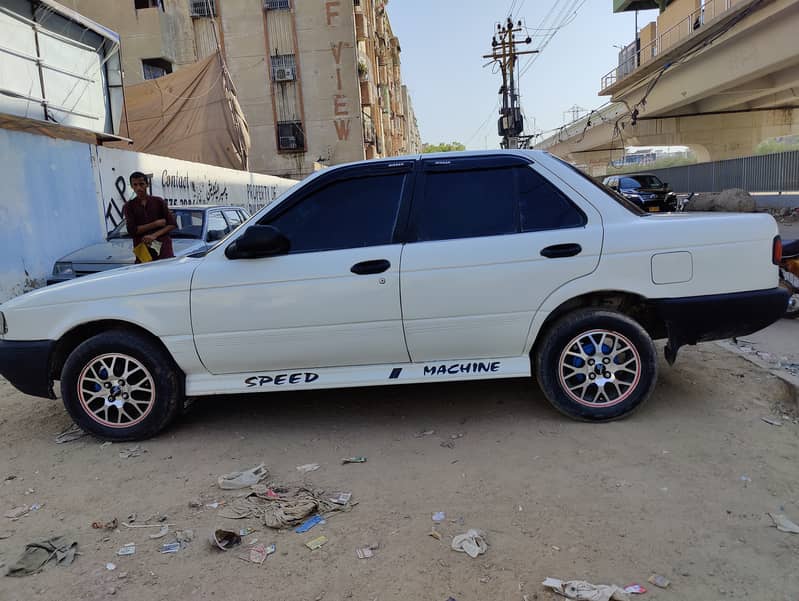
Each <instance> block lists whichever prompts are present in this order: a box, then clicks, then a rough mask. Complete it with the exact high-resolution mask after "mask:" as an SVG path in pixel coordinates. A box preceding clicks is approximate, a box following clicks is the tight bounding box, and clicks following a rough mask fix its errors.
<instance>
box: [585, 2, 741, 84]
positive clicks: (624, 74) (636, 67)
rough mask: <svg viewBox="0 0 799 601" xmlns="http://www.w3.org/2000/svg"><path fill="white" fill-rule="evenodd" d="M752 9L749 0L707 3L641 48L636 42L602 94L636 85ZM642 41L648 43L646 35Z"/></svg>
mask: <svg viewBox="0 0 799 601" xmlns="http://www.w3.org/2000/svg"><path fill="white" fill-rule="evenodd" d="M748 6H749V3H748V2H746V0H706V2H705V5H704V6H703V7H701V8H698V9H696V10H694V11H692V12H690V13H689V14H688V15H686V16H685V17H683V18H682V19H680V20H679V21H678V22H677V23H675V24H674V25H672V26H671V27H669V28H668V29H666V30H664V31H657V32H656V33H655V34H654V35H653V36H648V37H653V38H654V39H652V41H651V42H649V43H646V44H644V45H642V46H641V47H640V48H639V49H636V48H635V44H636V42H633V43H632V44H630V45H629V46H627V48H625V50H624V51H623V52H622V56H621V57H620V60H619V64H618V65H617V66H616V67H614V68H613V69H612V70H611V71H609V72H608V73H606V74H605V75H604V76H603V77H602V80H601V82H600V92H599V95H600V96H610V95H613V94H615V93H616V92H618V91H619V89H620V88H622V87H623V86H622V85H621V84H624V83H634V82H635V81H637V80H638V79H640V77H643V76H645V75H647V74H649V73H651V72H653V71H655V70H656V69H657V68H658V67H661V66H663V65H664V64H665V63H666V62H668V60H669V59H672V60H673V59H674V58H678V57H679V56H680V55H681V54H684V53H685V52H686V51H687V50H688V49H689V48H691V47H694V46H696V44H699V43H701V42H702V41H704V40H705V39H707V38H709V37H710V36H711V35H713V34H714V33H718V32H719V30H721V29H722V27H723V26H724V25H726V24H727V23H729V21H731V20H732V18H734V17H735V16H737V15H738V14H739V13H741V12H743V11H744V10H746V8H747V7H748ZM664 14H665V13H664ZM645 29H646V28H645ZM641 33H642V34H643V33H644V30H642V31H641ZM640 39H643V40H644V41H646V38H644V37H643V36H642V37H641V38H639V40H640ZM634 76H639V77H634Z"/></svg>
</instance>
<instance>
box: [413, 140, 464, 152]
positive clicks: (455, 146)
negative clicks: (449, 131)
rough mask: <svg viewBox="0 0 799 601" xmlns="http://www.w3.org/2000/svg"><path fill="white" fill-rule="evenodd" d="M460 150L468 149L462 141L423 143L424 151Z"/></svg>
mask: <svg viewBox="0 0 799 601" xmlns="http://www.w3.org/2000/svg"><path fill="white" fill-rule="evenodd" d="M459 150H466V146H464V145H463V144H461V143H460V142H450V143H449V144H447V143H446V142H441V144H424V145H422V152H458V151H459Z"/></svg>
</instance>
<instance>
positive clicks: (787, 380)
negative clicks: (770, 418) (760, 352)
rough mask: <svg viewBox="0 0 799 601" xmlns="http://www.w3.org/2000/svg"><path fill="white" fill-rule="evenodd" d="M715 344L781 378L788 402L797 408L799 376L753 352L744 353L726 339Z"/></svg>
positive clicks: (798, 402) (798, 405)
mask: <svg viewBox="0 0 799 601" xmlns="http://www.w3.org/2000/svg"><path fill="white" fill-rule="evenodd" d="M716 346H719V347H721V348H723V349H724V350H726V351H729V352H731V353H733V354H735V355H738V356H739V357H741V358H742V359H745V360H746V361H748V362H749V363H751V364H752V365H756V366H757V367H759V368H760V369H763V370H765V371H767V372H768V373H770V374H771V375H772V376H774V377H775V378H778V379H779V380H782V382H783V383H784V384H785V385H786V387H787V388H788V391H789V395H790V399H789V400H790V402H791V403H792V404H793V408H794V409H799V378H797V377H796V376H794V375H793V374H791V373H789V372H787V371H785V370H784V369H780V368H778V367H774V366H773V365H769V364H768V363H767V362H766V361H763V359H761V358H760V357H758V356H757V355H755V354H754V353H746V352H744V351H742V350H741V349H740V348H738V347H737V346H736V345H735V344H733V343H732V342H729V341H727V340H719V341H716Z"/></svg>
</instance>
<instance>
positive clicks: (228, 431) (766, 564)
mask: <svg viewBox="0 0 799 601" xmlns="http://www.w3.org/2000/svg"><path fill="white" fill-rule="evenodd" d="M788 398H789V391H788V389H787V388H786V386H785V384H783V383H782V382H781V381H780V380H778V379H776V378H774V377H772V376H770V375H768V374H766V373H765V372H762V371H759V370H758V369H757V368H754V367H753V366H752V365H750V364H749V363H747V362H746V361H744V360H743V359H741V358H739V357H737V356H734V355H731V354H728V353H727V352H726V351H723V350H721V349H719V348H718V347H716V346H715V345H705V346H700V347H698V348H688V349H684V351H683V352H682V353H681V356H680V360H679V362H678V363H677V366H676V367H675V368H668V367H667V366H666V365H665V363H664V364H662V365H661V376H660V383H659V385H658V388H657V390H656V393H655V395H654V396H653V398H652V399H651V400H650V401H649V403H648V404H647V405H646V406H644V407H643V408H642V409H641V411H639V412H638V413H637V414H636V415H634V416H633V417H632V418H630V419H627V420H625V421H622V422H617V423H612V424H606V425H591V424H582V423H576V422H573V421H570V420H569V419H567V418H565V417H563V416H561V415H560V414H558V413H557V412H555V411H554V410H553V409H551V408H550V407H549V405H548V404H547V403H546V402H545V400H544V399H543V397H542V395H541V393H540V392H539V391H538V389H537V387H536V386H535V384H534V383H532V382H529V381H525V380H513V381H495V382H481V383H461V384H433V385H419V386H405V387H392V388H373V389H355V390H342V391H324V392H295V393H281V394H279V395H278V394H273V395H263V396H250V397H235V398H233V397H220V398H217V399H211V400H209V401H204V402H201V403H199V404H198V405H197V406H195V408H194V409H193V411H192V412H191V413H190V414H189V415H188V416H186V417H185V418H184V419H183V420H182V421H181V422H180V423H179V424H177V425H176V426H175V427H173V428H172V429H171V430H169V431H168V432H166V433H164V434H163V435H161V436H160V437H159V438H157V439H154V440H150V441H147V442H145V443H143V444H142V446H143V448H144V449H145V450H146V451H147V452H146V453H144V454H142V455H141V456H139V457H133V458H128V459H124V458H121V457H120V454H119V451H120V450H122V449H123V448H126V447H130V446H132V445H129V444H124V445H118V444H114V445H106V446H101V444H100V442H99V441H97V440H94V439H92V438H89V437H85V438H82V439H80V440H77V441H75V442H71V443H67V444H62V445H56V444H54V442H53V438H54V436H55V435H56V434H57V433H59V432H60V431H62V430H64V429H65V428H66V427H68V426H69V425H70V422H69V418H68V417H67V415H66V413H65V412H64V410H63V408H62V406H61V405H60V404H59V403H57V402H49V401H46V400H43V399H38V400H37V399H33V398H29V397H26V396H24V395H22V394H20V393H18V392H16V391H15V390H13V389H12V388H11V387H10V385H8V383H6V382H4V381H0V407H2V414H0V415H2V417H1V418H0V510H2V513H0V515H2V514H4V513H5V512H6V511H8V510H10V509H11V508H13V507H16V506H19V505H30V504H32V503H40V504H42V507H41V509H39V510H38V511H35V512H31V513H29V514H28V515H26V516H24V517H22V518H20V519H19V520H17V521H12V520H10V519H8V518H5V517H0V538H2V540H0V562H5V564H6V566H5V568H0V572H5V569H7V567H8V565H10V564H11V563H13V561H14V560H15V559H16V557H17V556H18V555H19V553H20V552H21V551H22V550H23V548H24V545H25V543H27V542H30V541H35V540H40V539H44V538H48V537H50V536H53V535H57V534H62V533H66V534H72V535H74V536H75V537H76V539H77V540H78V541H79V551H80V556H79V557H77V559H76V560H75V562H74V563H73V564H72V565H71V566H69V567H63V566H56V565H48V566H47V567H46V568H45V569H44V570H43V571H42V572H41V573H39V574H36V575H33V576H28V577H24V578H10V577H0V599H2V600H3V601H17V600H19V601H23V600H24V601H27V600H32V599H35V600H36V601H50V600H52V601H64V600H67V599H69V600H96V599H120V600H131V601H134V600H135V601H150V600H162V599H163V600H167V599H168V600H170V601H174V600H178V599H180V600H183V599H187V600H188V599H191V600H211V599H213V600H221V599H235V600H236V601H251V600H252V601H255V600H286V601H303V600H304V601H315V600H322V599H324V600H330V601H333V600H345V599H354V600H364V601H373V600H375V599H377V600H381V601H389V600H397V601H400V600H401V601H408V600H417V599H418V600H431V601H445V600H446V599H447V598H448V597H454V598H455V599H457V600H458V601H472V600H474V601H477V600H496V599H503V600H518V601H524V600H525V599H527V600H528V601H530V600H533V599H539V600H550V599H555V598H556V597H555V596H554V595H553V594H552V593H550V592H547V591H546V590H544V589H543V588H542V587H541V582H542V581H543V580H544V578H546V577H548V576H552V577H557V578H562V579H574V578H580V579H585V580H589V581H592V582H595V583H615V584H619V585H622V586H624V585H627V584H630V583H632V582H638V583H641V584H644V585H645V586H647V587H648V588H649V589H650V590H649V593H647V594H646V595H645V596H643V597H638V598H640V599H642V600H645V599H660V600H667V599H671V600H679V601H688V600H702V601H708V600H709V601H712V600H715V599H731V598H732V599H752V600H764V601H783V600H785V601H796V600H797V599H799V571H798V570H797V569H796V566H797V557H798V556H799V555H797V553H798V552H799V535H792V534H786V533H782V532H779V531H777V530H776V529H775V528H774V527H773V526H772V524H771V521H770V519H769V517H768V516H767V515H766V513H767V512H784V513H786V514H787V515H788V516H789V517H791V518H792V519H793V520H794V521H797V522H799V482H797V474H799V471H798V468H797V456H799V436H798V435H799V425H796V424H794V423H793V422H792V421H791V420H787V421H785V423H784V424H783V425H782V426H779V427H778V426H773V425H769V424H767V423H765V422H763V421H762V420H761V417H764V416H779V415H780V413H781V411H780V410H779V409H776V408H775V405H776V404H777V403H780V402H783V403H784V402H787V399H788ZM425 430H434V431H435V434H433V435H429V436H424V437H420V438H417V437H415V436H414V435H415V434H417V433H419V432H421V431H425ZM458 434H462V435H463V436H462V437H459V438H454V439H453V438H450V437H452V436H457V435H458ZM448 440H451V441H452V447H453V448H447V447H443V446H441V443H442V442H446V441H448ZM352 455H363V456H366V457H368V462H367V463H364V464H357V465H341V462H340V458H342V457H348V456H352ZM262 461H263V462H265V463H266V465H267V466H268V468H269V470H270V471H271V473H272V479H273V481H275V482H278V483H296V482H301V481H302V480H303V478H305V480H306V481H307V482H309V483H311V484H313V485H314V486H315V487H320V488H324V489H326V490H328V491H333V490H349V491H352V493H353V501H358V505H357V506H355V507H354V508H353V509H352V511H351V512H348V513H339V514H335V515H333V516H332V517H330V518H329V519H328V521H327V524H326V525H320V526H317V527H316V528H314V529H313V530H311V531H310V532H308V533H306V534H296V533H294V532H293V531H290V530H289V531H270V530H266V529H264V528H263V527H261V526H259V524H258V522H257V520H244V521H232V520H225V519H222V518H220V517H219V516H218V515H217V511H215V510H212V509H207V508H202V509H193V508H190V507H189V505H188V502H189V501H190V500H191V499H193V498H195V497H201V498H202V499H203V501H204V502H206V503H210V502H212V501H222V500H227V501H232V500H234V499H235V495H236V493H231V492H225V491H221V490H219V489H218V487H217V485H216V478H217V476H218V475H219V474H222V473H226V472H229V471H232V470H234V469H237V468H239V467H249V466H254V465H257V464H258V463H260V462H262ZM311 462H316V463H319V464H321V469H319V470H318V471H315V472H312V473H310V474H307V475H305V476H303V475H301V474H300V473H299V472H298V471H297V470H296V466H298V465H301V464H306V463H311ZM31 489H32V490H33V491H34V492H32V493H28V491H30V490H31ZM436 511H444V512H446V516H447V521H446V522H445V523H444V524H443V525H442V526H441V527H440V528H439V530H440V531H441V532H442V533H443V534H444V537H443V540H442V541H438V540H435V539H434V538H432V537H430V536H428V535H427V533H428V532H429V531H430V529H431V526H432V520H431V515H432V513H433V512H436ZM132 513H136V514H137V515H138V516H139V517H138V520H139V521H142V520H143V519H145V518H147V517H148V516H150V515H153V514H156V513H160V514H162V515H168V518H169V522H170V523H174V524H176V525H177V527H178V528H192V529H194V531H195V539H194V541H193V542H191V543H189V544H188V546H187V547H186V548H185V549H183V550H181V551H179V552H178V553H176V554H173V555H164V554H160V553H159V552H158V549H159V547H160V545H161V544H162V543H164V542H169V541H170V540H172V534H170V535H168V536H167V537H166V538H165V539H163V540H150V539H149V538H148V535H149V534H151V533H152V532H153V531H152V530H146V531H145V530H128V529H126V528H124V527H121V528H120V530H117V531H109V532H104V531H99V530H93V529H92V528H91V523H92V522H93V521H96V520H110V519H112V518H115V517H116V518H118V519H119V520H120V521H122V520H124V519H125V518H126V517H127V516H128V515H129V514H132ZM459 519H460V520H459ZM219 525H221V526H225V525H227V526H231V527H232V528H235V529H238V528H243V527H247V526H250V527H259V528H260V531H258V532H256V533H255V534H254V535H252V536H250V537H249V538H250V539H252V538H257V539H258V540H259V541H260V542H264V543H267V544H268V543H272V542H274V543H275V544H276V545H277V552H276V553H275V554H274V555H272V556H271V557H269V558H268V559H267V561H266V562H265V564H264V565H262V566H260V567H259V566H256V565H254V564H249V563H247V562H245V561H242V560H240V559H238V558H237V554H238V552H232V551H231V552H228V553H223V552H217V551H214V550H213V549H211V547H210V546H209V544H208V542H207V536H208V533H209V532H210V531H211V530H212V529H213V528H214V527H215V526H219ZM467 528H481V529H483V530H485V531H486V533H487V537H488V542H489V544H490V547H489V549H488V552H487V553H486V554H485V555H482V556H480V557H478V558H477V559H471V558H469V557H468V556H466V555H465V554H463V553H456V552H454V551H452V550H451V549H450V545H449V544H450V541H451V537H452V536H453V535H455V534H458V533H460V532H464V531H465V530H466V529H467ZM322 534H324V535H326V536H327V537H328V538H329V542H328V543H327V545H325V546H324V547H322V548H321V549H319V550H316V551H310V550H308V549H307V548H306V547H305V546H304V543H305V542H307V541H309V540H310V539H313V538H315V537H317V536H319V535H322ZM6 536H7V538H3V537H6ZM128 542H135V543H136V544H137V550H136V554H135V555H133V556H129V557H117V556H116V551H117V549H118V548H119V547H121V546H122V545H124V544H125V543H128ZM375 542H378V543H379V545H380V546H379V549H378V550H377V551H376V552H375V555H374V557H372V558H369V559H358V558H357V557H356V553H355V550H356V548H358V547H362V546H364V545H367V544H370V543H375ZM108 562H113V563H115V564H116V565H117V568H116V569H115V570H114V571H108V570H107V569H106V563H108ZM652 573H658V574H662V575H664V576H666V577H667V578H669V579H670V580H671V581H672V585H671V587H670V588H669V589H666V590H661V589H657V588H655V587H654V586H652V585H649V584H648V583H646V580H647V578H648V577H649V576H650V575H651V574H652Z"/></svg>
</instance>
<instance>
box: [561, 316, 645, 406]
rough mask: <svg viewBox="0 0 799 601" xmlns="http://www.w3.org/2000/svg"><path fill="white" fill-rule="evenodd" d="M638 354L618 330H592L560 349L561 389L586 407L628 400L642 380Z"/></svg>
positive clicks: (609, 404) (610, 404)
mask: <svg viewBox="0 0 799 601" xmlns="http://www.w3.org/2000/svg"><path fill="white" fill-rule="evenodd" d="M641 370H642V365H641V355H640V353H639V352H638V350H637V349H636V348H635V345H633V343H632V342H630V340H629V339H628V338H626V337H625V336H623V335H621V334H619V333H618V332H613V331H611V330H591V331H588V332H583V333H582V334H579V335H577V336H575V337H574V338H573V339H572V340H571V341H570V342H569V343H568V344H567V345H566V346H565V348H564V349H563V352H562V353H561V355H560V361H559V362H558V378H559V381H560V385H561V387H562V388H563V391H564V392H565V393H566V394H567V395H568V396H569V398H571V399H572V400H573V401H575V402H576V403H579V404H580V405H583V406H585V407H592V408H607V407H613V406H614V405H618V404H619V403H622V402H624V401H625V400H627V399H628V398H629V397H630V395H631V394H632V393H633V391H634V390H635V389H636V387H637V386H638V382H640V380H641Z"/></svg>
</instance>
